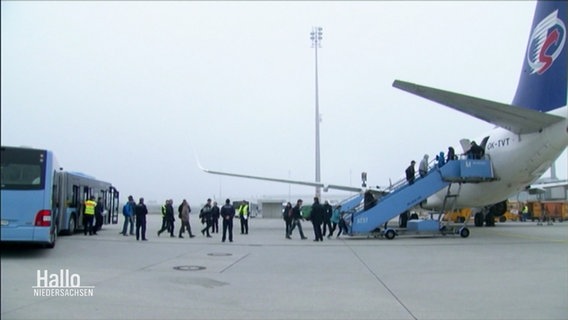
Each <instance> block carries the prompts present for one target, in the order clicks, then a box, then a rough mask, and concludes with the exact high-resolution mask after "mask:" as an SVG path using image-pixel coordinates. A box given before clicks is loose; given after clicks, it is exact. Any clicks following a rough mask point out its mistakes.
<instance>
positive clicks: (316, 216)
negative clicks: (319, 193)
mask: <svg viewBox="0 0 568 320" xmlns="http://www.w3.org/2000/svg"><path fill="white" fill-rule="evenodd" d="M323 215H324V209H323V206H322V205H321V204H320V202H319V198H318V197H314V204H312V213H311V214H310V220H312V225H313V226H314V237H315V239H314V241H323V235H322V233H321V224H322V223H323Z"/></svg>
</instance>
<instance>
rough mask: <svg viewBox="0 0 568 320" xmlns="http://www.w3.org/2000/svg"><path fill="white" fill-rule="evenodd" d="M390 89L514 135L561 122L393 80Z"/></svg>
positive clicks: (496, 104) (555, 117) (506, 106)
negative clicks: (403, 92) (442, 106)
mask: <svg viewBox="0 0 568 320" xmlns="http://www.w3.org/2000/svg"><path fill="white" fill-rule="evenodd" d="M393 87H395V88H398V89H401V90H404V91H406V92H410V93H413V94H415V95H417V96H420V97H423V98H425V99H428V100H431V101H434V102H438V103H440V104H442V105H445V106H447V107H450V108H452V109H455V110H458V111H461V112H463V113H466V114H468V115H470V116H473V117H475V118H478V119H481V120H483V121H486V122H489V123H492V124H494V125H496V126H499V127H501V128H504V129H506V130H509V131H511V132H514V133H517V134H523V133H531V132H537V131H539V130H541V129H543V128H545V127H548V126H550V125H552V124H555V123H557V122H560V121H562V120H564V118H562V117H559V116H555V115H551V114H547V113H542V112H539V111H534V110H531V109H526V108H521V107H516V106H513V105H508V104H503V103H499V102H494V101H489V100H484V99H479V98H476V97H472V96H467V95H462V94H458V93H454V92H450V91H444V90H439V89H435V88H430V87H425V86H421V85H417V84H414V83H410V82H404V81H399V80H395V81H394V83H393Z"/></svg>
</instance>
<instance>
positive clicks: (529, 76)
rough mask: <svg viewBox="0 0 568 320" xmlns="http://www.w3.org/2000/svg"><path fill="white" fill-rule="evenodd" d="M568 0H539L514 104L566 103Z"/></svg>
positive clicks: (543, 107) (543, 108)
mask: <svg viewBox="0 0 568 320" xmlns="http://www.w3.org/2000/svg"><path fill="white" fill-rule="evenodd" d="M567 16H568V2H567V1H544V0H541V1H538V3H537V6H536V10H535V14H534V18H533V24H532V27H531V33H530V35H529V39H528V45H527V50H526V53H525V59H524V62H523V69H522V71H521V76H520V79H519V84H518V86H517V93H516V94H515V97H514V99H513V105H515V106H519V107H525V108H529V109H533V110H537V111H543V112H546V111H550V110H553V109H556V108H559V107H563V106H565V105H566V98H567V90H568V81H567V75H568V66H567V62H568V57H567V55H568V53H567V51H568V49H567V48H566V24H567V22H568V19H567Z"/></svg>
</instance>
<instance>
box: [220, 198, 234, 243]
mask: <svg viewBox="0 0 568 320" xmlns="http://www.w3.org/2000/svg"><path fill="white" fill-rule="evenodd" d="M234 217H235V208H234V207H233V206H232V205H231V200H229V199H227V200H225V205H224V206H223V207H222V208H221V218H222V219H223V239H221V241H223V242H225V239H227V237H226V236H227V231H229V242H233V218H234Z"/></svg>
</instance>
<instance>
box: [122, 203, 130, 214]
mask: <svg viewBox="0 0 568 320" xmlns="http://www.w3.org/2000/svg"><path fill="white" fill-rule="evenodd" d="M127 206H128V203H126V204H124V205H123V206H122V214H123V215H125V216H127V215H128V213H129V212H128V207H127Z"/></svg>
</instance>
